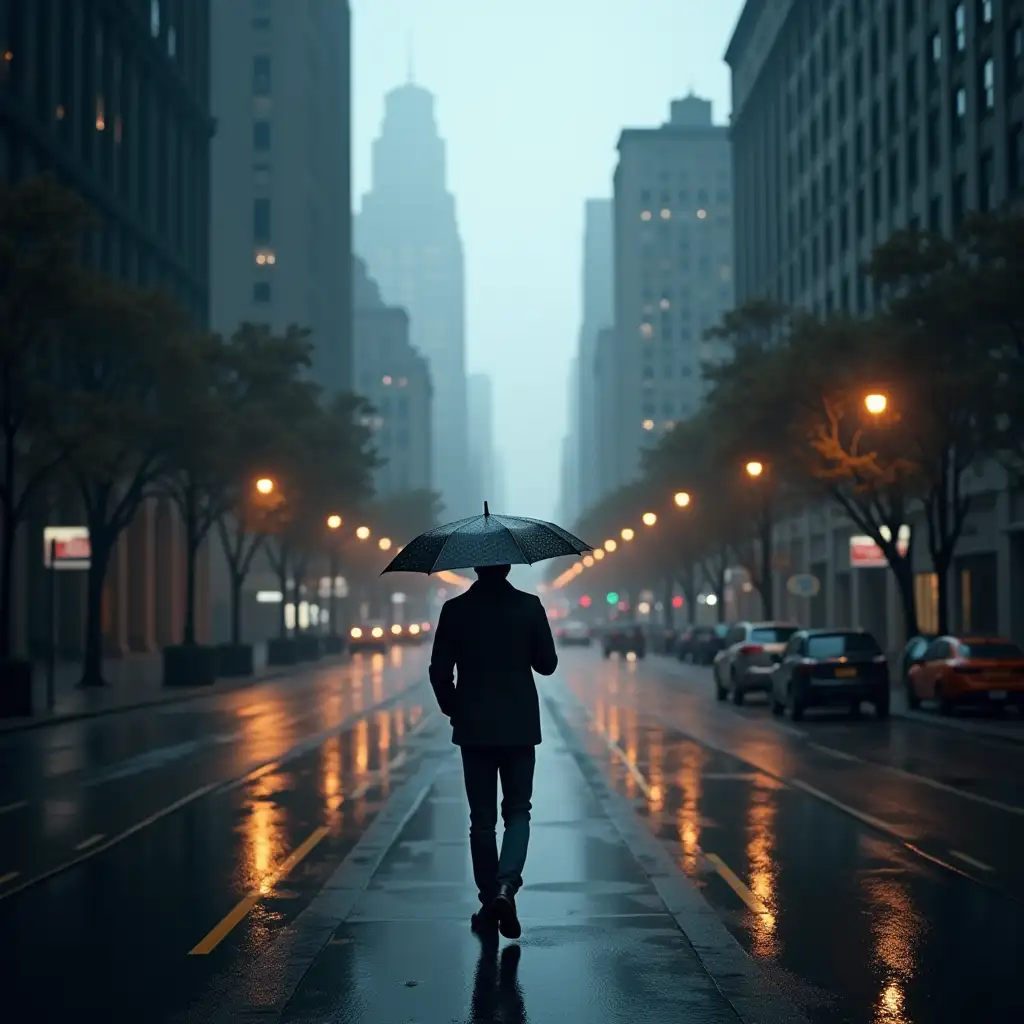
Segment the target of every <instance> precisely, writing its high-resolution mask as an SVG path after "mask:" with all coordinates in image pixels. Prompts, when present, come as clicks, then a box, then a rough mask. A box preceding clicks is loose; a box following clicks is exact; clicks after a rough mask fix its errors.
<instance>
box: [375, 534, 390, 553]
mask: <svg viewBox="0 0 1024 1024" xmlns="http://www.w3.org/2000/svg"><path fill="white" fill-rule="evenodd" d="M377 547H379V548H380V549H381V551H390V550H391V538H390V537H381V539H380V540H379V541H377Z"/></svg>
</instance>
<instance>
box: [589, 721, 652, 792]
mask: <svg viewBox="0 0 1024 1024" xmlns="http://www.w3.org/2000/svg"><path fill="white" fill-rule="evenodd" d="M601 735H602V736H604V741H605V743H607V744H608V749H609V750H610V751H611V752H612V753H613V754H614V755H615V756H616V757H617V758H618V759H619V760H620V761H621V762H622V763H623V765H624V766H625V768H626V771H627V772H629V774H630V775H632V776H633V778H634V779H635V780H636V784H637V785H638V786H639V787H640V792H641V793H643V795H644V796H645V797H647V798H648V799H650V796H651V784H650V783H649V782H648V781H647V779H645V778H644V773H643V772H642V771H640V769H639V768H638V767H637V766H636V764H635V763H634V762H633V761H631V760H630V757H629V755H628V754H627V753H626V752H625V751H624V750H623V749H622V747H620V746H619V744H618V743H616V742H615V740H613V739H612V738H611V737H610V736H606V735H605V734H604V733H601Z"/></svg>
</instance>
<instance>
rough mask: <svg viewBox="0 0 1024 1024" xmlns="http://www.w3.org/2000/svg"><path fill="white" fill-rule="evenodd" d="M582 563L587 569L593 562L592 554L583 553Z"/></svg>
mask: <svg viewBox="0 0 1024 1024" xmlns="http://www.w3.org/2000/svg"><path fill="white" fill-rule="evenodd" d="M583 564H584V566H585V567H586V568H588V569H589V568H590V567H591V566H592V565H593V564H594V556H593V555H584V556H583Z"/></svg>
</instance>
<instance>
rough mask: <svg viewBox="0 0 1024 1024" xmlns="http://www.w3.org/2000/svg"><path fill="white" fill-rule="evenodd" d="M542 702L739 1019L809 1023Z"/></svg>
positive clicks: (554, 707)
mask: <svg viewBox="0 0 1024 1024" xmlns="http://www.w3.org/2000/svg"><path fill="white" fill-rule="evenodd" d="M566 696H567V697H568V699H569V701H574V700H575V698H574V697H573V696H572V695H571V694H569V693H566ZM544 702H545V703H546V704H547V706H548V710H549V711H550V712H551V715H552V717H553V718H554V719H555V721H556V723H557V724H558V728H559V731H560V732H561V734H562V739H563V740H564V741H565V743H566V746H567V747H568V748H569V750H570V751H571V752H572V755H573V757H575V759H576V762H577V764H578V765H579V767H580V770H581V771H582V773H583V776H584V778H585V779H586V781H587V783H588V784H589V785H590V787H591V788H592V789H593V791H594V794H595V796H596V797H597V799H598V801H599V802H600V803H601V807H602V809H603V810H604V812H605V814H606V815H607V816H608V820H609V821H611V822H612V824H613V825H614V826H615V828H616V830H617V831H618V833H619V835H620V836H621V837H622V840H623V842H624V843H625V844H626V846H627V847H628V848H629V850H630V852H631V853H632V854H633V856H634V857H636V859H637V861H638V862H639V864H640V867H641V868H642V870H643V871H644V873H645V874H646V875H647V877H648V878H649V879H650V881H651V884H652V885H653V886H654V889H655V891H656V892H657V893H658V896H659V897H660V899H661V900H662V902H663V903H664V904H665V907H666V909H667V910H668V912H669V914H671V915H672V918H673V919H674V920H675V923H676V926H677V927H678V928H679V930H680V932H682V934H683V936H684V938H685V939H686V940H687V941H688V942H689V943H690V945H691V946H692V947H693V949H694V951H695V952H696V954H697V958H698V959H699V961H700V963H701V965H702V967H703V968H704V970H705V971H706V972H707V975H708V977H709V978H710V979H711V981H712V983H713V984H714V986H715V987H716V988H717V989H718V991H719V992H720V993H721V995H722V997H723V998H724V999H725V1000H726V1002H728V1003H729V1005H730V1006H731V1007H732V1009H733V1011H734V1012H735V1013H736V1016H737V1017H738V1018H739V1019H740V1020H741V1021H742V1022H743V1024H808V1022H807V1018H806V1017H805V1016H804V1015H803V1014H802V1013H801V1012H800V1011H799V1010H798V1009H797V1008H796V1006H795V1005H794V1004H793V1003H792V1002H791V1001H790V1000H789V999H788V998H787V997H786V996H785V995H784V994H783V993H782V992H781V991H779V989H778V988H776V986H775V985H774V984H772V982H771V981H769V980H768V978H767V977H766V976H765V974H764V973H763V972H762V971H761V968H760V967H759V966H758V964H757V962H756V961H755V960H754V958H753V957H751V956H750V955H749V954H748V953H747V951H746V950H745V949H744V948H743V947H742V946H741V945H740V943H739V941H738V940H737V939H736V937H735V936H734V935H733V934H732V932H730V931H729V930H728V928H726V926H725V925H724V924H723V923H722V920H721V918H720V917H719V916H718V913H717V912H716V911H715V909H714V908H713V907H712V906H711V904H710V903H708V901H707V900H706V899H705V898H704V896H703V895H702V894H701V892H700V890H698V889H697V887H696V886H695V885H694V884H693V882H691V881H690V879H689V878H687V877H686V875H684V874H683V873H682V871H681V870H680V868H679V867H678V865H677V864H676V863H675V862H674V861H673V859H672V857H671V855H670V854H669V852H668V850H666V848H665V846H664V845H663V844H662V843H661V841H660V840H658V839H657V838H656V837H655V836H654V835H653V834H652V833H651V832H650V831H649V830H648V829H647V827H646V826H645V825H644V824H643V823H642V822H641V821H640V819H639V817H638V816H637V814H636V811H635V810H634V809H633V806H632V805H631V804H630V802H629V801H628V800H627V799H626V798H625V797H623V796H621V795H620V794H618V793H616V792H615V790H613V789H612V788H611V786H610V785H609V784H608V782H607V781H606V779H605V777H604V775H603V773H602V772H601V770H600V768H598V766H597V764H596V762H595V761H594V758H593V757H592V756H591V755H590V754H589V753H588V752H587V751H586V749H585V748H584V746H583V745H582V744H581V742H580V737H579V733H578V731H577V729H575V728H574V727H573V725H572V723H571V722H570V721H569V720H568V718H567V717H566V714H565V710H563V708H562V707H561V706H560V702H559V701H557V700H556V699H555V698H554V697H551V696H548V695H545V696H544Z"/></svg>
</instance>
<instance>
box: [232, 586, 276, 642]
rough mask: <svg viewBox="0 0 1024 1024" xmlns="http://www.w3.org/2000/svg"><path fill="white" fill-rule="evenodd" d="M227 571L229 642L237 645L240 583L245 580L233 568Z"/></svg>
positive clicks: (240, 594) (240, 618) (240, 612)
mask: <svg viewBox="0 0 1024 1024" xmlns="http://www.w3.org/2000/svg"><path fill="white" fill-rule="evenodd" d="M229 571H230V575H231V643H232V644H233V645H234V646H235V647H237V646H238V645H239V644H240V643H241V642H242V584H243V583H244V582H245V576H244V574H243V573H240V572H238V571H237V570H235V569H233V568H232V569H230V570H229ZM283 603H284V602H283V600H282V604H283Z"/></svg>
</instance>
